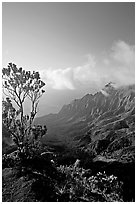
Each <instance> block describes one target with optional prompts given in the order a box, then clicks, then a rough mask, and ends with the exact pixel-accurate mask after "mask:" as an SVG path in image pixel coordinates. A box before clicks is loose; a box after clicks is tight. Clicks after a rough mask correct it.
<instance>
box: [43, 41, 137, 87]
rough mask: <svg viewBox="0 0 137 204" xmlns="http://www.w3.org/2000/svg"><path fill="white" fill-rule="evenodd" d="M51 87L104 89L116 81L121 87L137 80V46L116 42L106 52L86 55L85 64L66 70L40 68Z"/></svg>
mask: <svg viewBox="0 0 137 204" xmlns="http://www.w3.org/2000/svg"><path fill="white" fill-rule="evenodd" d="M41 77H42V79H43V80H45V81H46V84H47V86H48V87H50V88H52V89H56V90H65V89H69V90H75V89H79V88H82V87H97V88H102V86H104V85H105V84H106V83H108V82H110V81H113V82H114V83H116V84H117V85H118V86H120V85H129V84H133V83H135V48H134V46H131V45H128V44H127V43H125V42H124V41H118V42H115V43H114V44H113V46H112V48H111V50H110V51H109V52H107V53H105V54H103V55H100V56H94V55H91V54H88V55H87V60H86V63H85V64H83V65H81V66H77V67H68V68H64V69H60V68H59V69H52V68H48V69H45V70H42V71H41Z"/></svg>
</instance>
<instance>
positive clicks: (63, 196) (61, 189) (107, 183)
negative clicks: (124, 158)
mask: <svg viewBox="0 0 137 204" xmlns="http://www.w3.org/2000/svg"><path fill="white" fill-rule="evenodd" d="M58 171H60V172H62V173H63V174H65V176H66V179H65V181H64V183H62V184H61V185H60V186H58V187H57V188H58V194H59V201H72V202H76V201H77V202H79V201H88V202H90V201H110V202H111V201H122V182H120V181H118V178H117V177H116V176H114V175H110V176H107V175H106V173H105V172H104V173H100V172H99V173H97V174H96V175H93V176H90V177H86V176H85V175H86V173H87V170H85V169H83V168H80V167H78V166H77V165H71V166H63V165H62V166H60V167H58Z"/></svg>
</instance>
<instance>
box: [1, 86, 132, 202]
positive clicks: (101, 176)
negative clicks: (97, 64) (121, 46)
mask: <svg viewBox="0 0 137 204" xmlns="http://www.w3.org/2000/svg"><path fill="white" fill-rule="evenodd" d="M35 124H41V125H44V124H46V125H47V128H48V132H47V134H46V135H45V136H44V137H43V138H42V139H41V146H42V148H41V150H40V151H39V153H38V154H37V155H35V156H34V157H33V158H32V159H31V160H24V161H23V163H22V162H19V161H16V159H14V156H12V154H11V152H13V151H15V150H16V146H14V144H13V142H12V141H11V139H10V137H9V135H8V134H7V133H6V130H5V129H4V128H3V154H5V153H7V154H8V158H7V157H6V159H3V175H2V176H3V189H2V190H3V201H4V202H5V201H7V202H12V201H14V202H19V201H20V202H22V201H24V202H29V201H31V202H35V201H43V202H48V201H53V202H57V201H66V202H67V201H74V202H75V201H77V202H81V201H82V202H92V201H102V202H107V201H124V202H126V201H135V87H134V86H128V87H121V88H119V89H116V88H114V86H113V85H112V83H109V84H107V85H106V86H105V88H104V89H103V90H101V91H100V92H98V93H96V94H95V95H91V94H88V95H86V96H84V97H83V98H82V99H76V100H74V101H73V102H72V103H71V104H68V105H65V106H63V108H62V109H61V111H60V112H59V113H58V114H50V115H48V116H44V117H41V118H37V119H36V121H35Z"/></svg>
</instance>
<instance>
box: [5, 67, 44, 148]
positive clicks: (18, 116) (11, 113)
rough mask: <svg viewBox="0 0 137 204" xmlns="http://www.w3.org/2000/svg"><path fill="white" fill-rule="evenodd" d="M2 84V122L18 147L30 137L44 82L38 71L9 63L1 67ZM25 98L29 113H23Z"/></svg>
mask: <svg viewBox="0 0 137 204" xmlns="http://www.w3.org/2000/svg"><path fill="white" fill-rule="evenodd" d="M2 85H3V93H4V95H5V96H7V97H6V99H5V100H3V102H2V105H3V108H2V119H3V124H4V125H5V126H6V128H7V129H8V131H9V132H10V134H11V136H12V137H13V139H14V142H15V143H16V144H17V145H18V147H19V146H20V144H21V143H23V142H24V141H26V140H29V139H30V136H31V134H32V125H33V121H34V118H35V116H36V114H37V107H38V103H39V99H40V98H41V96H42V95H43V94H44V92H45V90H43V87H44V86H45V83H44V82H43V81H42V80H41V78H40V74H39V72H35V71H33V72H31V71H25V70H24V69H23V68H22V67H20V68H18V67H17V66H16V65H15V64H13V63H9V64H8V66H7V68H3V69H2ZM27 98H28V99H29V100H30V103H31V110H30V114H28V115H25V114H24V102H25V101H26V99H27ZM15 104H16V107H17V108H15Z"/></svg>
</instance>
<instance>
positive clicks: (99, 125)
mask: <svg viewBox="0 0 137 204" xmlns="http://www.w3.org/2000/svg"><path fill="white" fill-rule="evenodd" d="M134 118H135V87H134V85H132V86H126V87H120V88H115V86H114V85H113V84H112V83H109V84H107V85H106V86H105V87H104V89H102V90H101V91H100V92H97V93H96V94H94V95H92V94H87V95H85V96H84V97H83V98H81V99H75V100H74V101H72V102H71V103H70V104H68V105H64V106H63V107H62V109H61V110H60V112H59V113H58V114H50V115H47V116H44V117H41V118H37V119H36V121H35V123H36V124H42V125H44V124H46V125H47V127H48V134H47V136H46V138H47V140H48V139H51V140H52V139H53V140H55V139H56V140H60V141H61V142H63V141H64V142H67V143H70V142H71V143H72V141H73V142H74V143H75V141H79V142H80V143H81V144H82V143H83V145H84V146H85V145H86V144H89V143H94V141H97V140H101V139H104V138H105V137H106V136H107V133H108V132H110V131H114V130H115V131H117V133H118V134H120V135H121V137H122V135H124V133H122V132H126V135H128V137H129V135H132V137H134V136H133V135H134V134H133V132H134ZM108 134H109V133H108ZM132 141H134V138H132ZM113 146H114V144H113ZM109 148H111V146H110V147H109Z"/></svg>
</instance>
